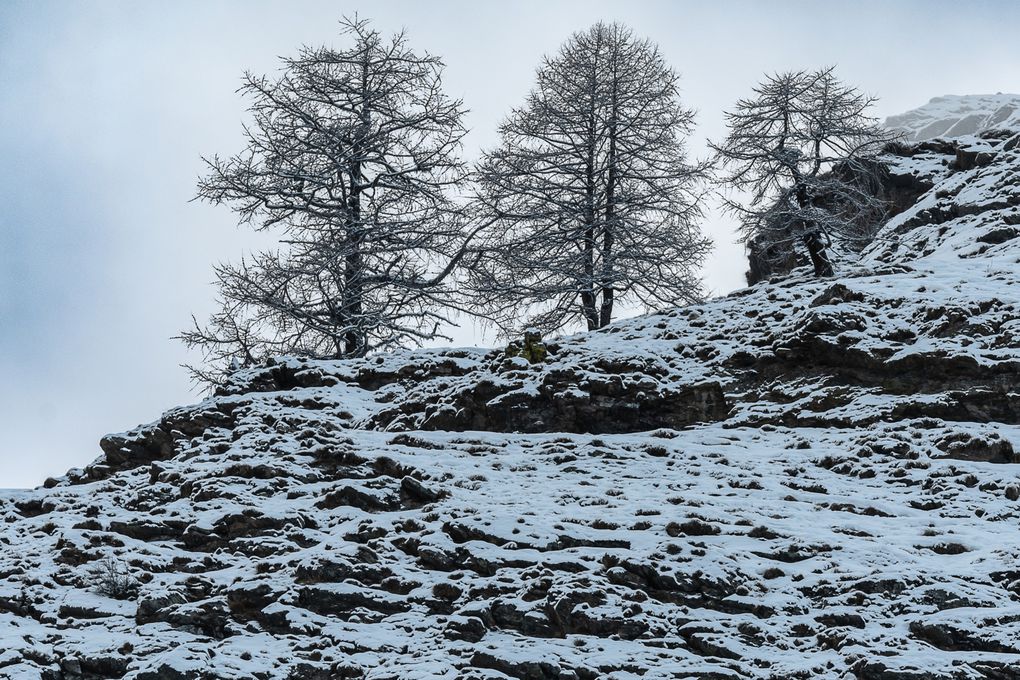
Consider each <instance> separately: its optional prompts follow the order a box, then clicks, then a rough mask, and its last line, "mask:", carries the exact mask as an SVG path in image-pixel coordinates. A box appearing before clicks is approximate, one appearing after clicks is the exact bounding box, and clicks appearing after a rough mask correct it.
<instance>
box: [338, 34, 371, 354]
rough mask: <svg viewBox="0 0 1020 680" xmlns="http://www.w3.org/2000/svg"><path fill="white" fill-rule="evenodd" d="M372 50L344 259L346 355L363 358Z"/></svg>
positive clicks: (354, 163) (363, 94)
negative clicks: (364, 224) (364, 201)
mask: <svg viewBox="0 0 1020 680" xmlns="http://www.w3.org/2000/svg"><path fill="white" fill-rule="evenodd" d="M368 67H369V64H368V50H367V49H366V51H365V53H364V56H363V61H362V63H361V101H362V104H361V125H360V129H359V130H358V132H357V137H356V138H355V143H354V145H353V148H352V152H353V153H352V162H351V166H350V172H351V183H350V192H349V198H348V200H347V209H348V229H347V244H346V246H347V252H346V255H345V256H344V299H345V304H344V319H343V321H344V323H345V325H346V326H347V328H348V330H347V331H346V333H345V334H344V353H345V354H346V355H347V356H355V357H360V356H364V355H365V353H366V352H367V351H368V343H367V342H366V338H365V331H364V329H363V328H362V327H361V322H362V314H363V312H364V299H363V298H364V295H365V292H364V289H363V280H362V277H363V274H364V261H363V257H362V252H361V239H362V233H363V228H362V224H361V192H362V184H363V183H364V179H365V177H364V175H365V173H364V154H365V139H366V137H367V136H368V132H369V129H370V125H371V122H372V114H371V109H370V108H369V103H368V99H369V91H368V71H369V68H368Z"/></svg>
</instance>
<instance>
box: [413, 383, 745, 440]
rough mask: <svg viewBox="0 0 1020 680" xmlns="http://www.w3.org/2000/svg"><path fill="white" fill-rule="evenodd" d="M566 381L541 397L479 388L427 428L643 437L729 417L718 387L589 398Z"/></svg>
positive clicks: (604, 386)
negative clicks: (635, 434) (648, 432)
mask: <svg viewBox="0 0 1020 680" xmlns="http://www.w3.org/2000/svg"><path fill="white" fill-rule="evenodd" d="M571 385H572V383H571V382H570V379H569V377H568V376H566V375H556V379H555V380H552V381H550V382H547V383H545V384H543V385H542V386H541V387H540V388H539V394H537V395H536V394H531V393H527V392H511V393H509V394H499V393H498V392H496V390H495V389H494V386H493V385H491V384H484V383H483V384H479V385H475V386H474V387H473V388H472V389H471V390H469V391H467V392H464V393H461V394H460V395H458V398H457V399H456V400H455V401H454V405H455V408H456V411H451V410H445V411H442V412H439V413H436V414H435V415H433V416H428V417H426V418H425V420H424V422H423V426H424V428H425V429H429V430H452V431H461V430H489V431H495V432H588V433H592V434H610V433H621V432H641V431H646V430H654V429H656V428H660V427H666V428H674V429H679V428H682V427H686V426H688V425H693V424H694V423H699V422H713V421H717V420H722V419H723V418H725V417H726V415H727V414H728V412H729V407H728V405H727V403H726V397H725V395H724V394H723V391H722V388H721V387H720V385H719V383H717V382H710V383H704V384H701V385H693V386H690V387H682V388H679V389H676V390H669V391H664V392H652V393H649V392H646V391H645V390H643V389H641V388H640V386H633V385H628V384H627V382H626V381H625V380H622V379H621V380H610V381H606V382H603V383H598V384H589V385H588V390H589V391H588V393H587V394H584V393H578V391H577V390H575V389H571Z"/></svg>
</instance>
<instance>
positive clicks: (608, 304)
mask: <svg viewBox="0 0 1020 680" xmlns="http://www.w3.org/2000/svg"><path fill="white" fill-rule="evenodd" d="M616 66H617V59H616V55H614V58H613V75H612V81H611V87H612V89H613V91H612V92H613V93H612V95H611V97H610V105H609V126H608V127H609V130H608V135H609V158H608V159H607V160H608V164H609V171H608V173H607V175H606V212H605V222H604V224H603V225H602V229H603V236H602V276H601V287H602V309H601V314H600V318H599V327H600V328H602V327H603V326H608V325H609V324H610V323H611V322H612V320H613V302H614V300H613V293H614V292H615V291H614V290H613V284H614V282H615V278H616V275H615V272H614V271H613V267H614V264H615V263H614V262H613V246H614V242H615V240H616V184H617V182H618V181H619V176H618V173H617V167H616V161H617V158H616V137H617V129H616V123H617V117H618V115H619V94H618V92H617V90H618V89H619V75H618V73H617V71H616Z"/></svg>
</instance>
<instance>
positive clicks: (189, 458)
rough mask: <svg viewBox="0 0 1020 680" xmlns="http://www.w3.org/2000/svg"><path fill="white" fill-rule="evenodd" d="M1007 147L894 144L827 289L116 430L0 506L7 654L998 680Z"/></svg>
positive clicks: (342, 673) (1018, 347) (400, 358)
mask: <svg viewBox="0 0 1020 680" xmlns="http://www.w3.org/2000/svg"><path fill="white" fill-rule="evenodd" d="M979 132H980V131H979ZM1018 145H1020V134H1016V133H1013V132H1005V133H1003V132H997V133H994V134H991V133H983V134H982V135H980V136H963V137H959V138H957V139H955V140H953V141H951V142H950V141H944V140H943V141H939V142H937V143H932V142H929V143H925V144H920V145H913V146H911V147H910V148H905V149H903V150H902V153H901V154H900V155H899V156H897V157H895V158H893V159H891V160H892V161H893V162H894V177H895V178H897V179H896V181H897V182H899V183H900V185H902V186H904V187H909V188H910V189H911V190H912V191H915V193H918V194H920V198H919V199H918V200H917V202H916V203H915V204H914V205H913V207H911V208H909V209H908V210H906V211H904V212H903V213H901V214H899V215H898V216H897V217H895V218H894V219H893V220H892V221H891V222H890V223H889V224H888V225H887V226H886V228H885V231H884V234H883V236H882V237H881V238H880V239H879V240H878V241H877V242H876V243H875V245H874V246H873V247H871V249H870V250H869V251H868V252H866V253H865V254H864V256H863V258H862V259H861V260H860V261H858V262H855V263H853V264H848V263H844V264H843V265H842V266H841V268H840V271H839V275H838V276H837V278H836V279H830V280H824V281H821V280H816V279H813V278H810V277H808V276H807V274H806V272H795V273H794V275H793V276H791V277H789V278H786V279H783V280H778V281H774V282H766V283H762V284H759V285H758V286H755V287H753V288H750V289H746V290H743V291H739V292H737V293H735V294H733V295H731V296H728V297H725V298H720V299H716V300H712V301H709V302H708V303H706V304H704V305H699V306H696V307H691V308H687V309H681V310H673V311H670V312H666V313H662V314H657V315H650V316H646V317H641V318H637V319H632V320H628V321H625V322H621V323H619V324H616V325H614V326H613V327H612V328H609V329H605V330H603V331H600V332H596V333H590V334H585V335H580V336H576V337H573V338H566V339H563V340H561V341H560V342H558V343H557V344H558V346H557V347H555V353H554V354H553V356H552V359H551V360H550V362H548V363H546V364H544V365H540V366H528V365H524V364H521V363H515V362H513V361H506V360H503V359H502V358H501V356H500V353H499V352H488V353H487V352H485V351H483V350H435V351H427V352H404V353H396V354H393V355H387V356H384V357H378V358H370V359H366V360H360V361H348V362H301V361H295V360H284V361H281V362H279V363H278V364H276V365H274V366H270V367H265V368H260V369H252V370H248V371H244V372H241V373H238V374H237V375H236V376H235V377H234V380H233V382H232V384H231V385H230V386H228V388H226V389H225V390H223V392H222V393H221V394H219V395H218V396H215V397H212V398H210V399H208V400H206V401H204V402H202V403H200V404H196V405H193V406H188V407H183V408H178V409H174V410H171V411H168V412H167V413H166V414H164V415H163V416H162V417H161V418H160V419H159V420H158V421H156V422H154V423H151V424H149V425H146V426H142V427H140V428H138V429H137V430H135V431H133V432H130V433H123V434H121V435H114V436H111V437H109V438H107V439H106V440H105V441H104V444H103V447H104V452H105V453H104V455H103V456H101V457H100V458H99V459H97V461H96V462H95V463H93V464H92V465H90V466H88V467H87V468H86V469H84V470H72V471H70V472H69V473H68V474H67V475H66V476H65V477H62V478H61V479H55V480H51V481H50V482H48V484H47V488H40V489H36V490H29V491H17V492H10V491H8V492H4V493H3V495H2V499H0V514H2V515H3V517H4V523H3V525H2V529H0V543H2V544H3V547H4V548H5V550H4V551H3V552H2V553H0V676H2V677H11V678H68V679H69V678H120V677H123V678H131V679H134V680H140V679H148V680H152V679H166V680H177V679H179V678H252V677H255V678H278V677H292V678H361V677H364V678H380V679H381V678H460V679H465V680H466V679H468V678H478V679H481V678H485V679H497V678H501V679H505V678H521V679H529V680H530V679H536V680H541V679H545V678H550V679H551V678H558V679H568V678H582V679H587V678H615V679H619V680H623V679H628V680H629V679H632V678H635V679H636V678H645V679H652V678H705V679H709V678H712V679H721V678H727V679H728V678H732V679H734V680H737V679H742V678H772V679H775V680H779V679H780V678H782V679H786V678H804V679H808V678H812V679H813V678H833V679H837V678H860V679H862V680H922V679H939V680H943V679H944V680H948V679H950V678H953V679H957V678H988V679H995V680H1002V679H1008V678H1018V677H1020V464H1018V462H1020V459H1018V457H1017V455H1016V453H1015V452H1014V443H1016V442H1020V397H1018V395H1017V389H1018V385H1020V286H1018V283H1020V282H1018V280H1017V279H1018V277H1020V267H1018V264H1020V238H1018V237H1020V148H1018ZM511 430H517V431H519V432H517V433H515V432H513V431H511ZM40 436H44V434H41V435H40ZM111 570H112V571H113V573H114V574H118V573H119V574H121V575H123V576H125V577H126V578H124V579H122V580H123V582H122V583H116V581H118V579H117V578H112V577H111V576H110V573H109V572H110V571H111ZM104 572H106V573H105V575H104ZM111 586H120V588H116V587H114V588H111ZM111 590H118V591H119V592H116V593H113V594H115V595H117V597H111V596H110V593H111ZM101 591H105V592H106V594H101Z"/></svg>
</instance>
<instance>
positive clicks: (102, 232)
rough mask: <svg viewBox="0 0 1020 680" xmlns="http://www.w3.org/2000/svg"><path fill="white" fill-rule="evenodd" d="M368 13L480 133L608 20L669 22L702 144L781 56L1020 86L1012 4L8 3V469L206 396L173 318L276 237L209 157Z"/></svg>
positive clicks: (727, 246) (2, 119) (723, 260)
mask: <svg viewBox="0 0 1020 680" xmlns="http://www.w3.org/2000/svg"><path fill="white" fill-rule="evenodd" d="M353 12H359V13H360V14H361V15H362V16H364V17H366V18H371V19H373V20H374V21H375V24H376V26H377V27H379V28H380V29H382V30H384V31H393V30H398V29H400V28H402V27H406V28H407V29H408V31H409V34H410V38H411V43H412V44H413V45H414V46H415V47H416V48H418V49H422V50H428V51H431V52H433V53H436V54H439V55H441V56H442V57H443V58H444V59H445V61H446V63H447V71H446V83H447V89H448V92H449V93H450V94H452V95H454V96H459V97H462V98H463V99H464V100H465V102H466V103H467V106H468V107H469V108H470V109H471V110H472V111H471V114H470V117H469V120H468V122H469V124H470V126H471V128H472V133H471V135H470V136H469V138H468V145H469V151H470V152H472V153H474V152H475V151H476V150H477V149H478V148H481V147H484V146H488V145H490V144H491V143H492V142H493V141H494V140H495V126H496V124H497V123H498V121H499V119H500V118H501V117H502V116H503V115H504V114H505V113H506V112H507V110H508V109H509V108H510V107H511V106H514V105H516V104H518V103H519V102H520V101H521V99H522V97H523V95H524V94H525V93H526V92H527V90H528V89H529V87H530V85H531V82H532V77H533V73H534V69H535V66H536V65H537V63H538V60H539V58H540V56H541V55H542V54H544V53H546V52H550V51H553V50H555V49H556V48H557V46H558V45H559V44H560V43H561V42H562V41H563V40H564V39H565V38H566V37H567V36H569V34H570V33H571V32H572V31H575V30H579V29H583V28H585V27H587V26H588V25H590V24H591V23H593V22H594V21H597V20H600V19H605V20H619V21H623V22H625V23H627V24H629V25H630V26H632V27H633V28H634V29H635V30H636V31H637V32H638V33H639V34H642V35H646V36H648V37H650V38H652V39H653V40H655V41H657V42H658V43H659V44H660V45H661V46H662V48H663V51H664V52H665V54H666V55H667V57H668V58H669V60H670V61H671V62H672V64H673V65H674V66H675V67H676V68H677V69H678V70H679V71H680V72H681V73H682V74H683V87H684V94H685V97H686V100H687V103H688V104H689V105H691V106H693V107H695V108H696V109H698V111H699V114H698V119H697V122H698V127H697V130H696V132H695V135H694V138H693V139H692V141H691V147H692V149H693V150H694V151H695V152H696V153H704V140H705V138H706V137H709V138H717V137H719V136H720V135H721V133H722V115H721V113H722V111H723V110H724V109H725V108H727V107H729V106H730V105H731V104H732V102H733V101H734V100H736V99H737V98H738V97H741V96H744V95H746V94H747V92H748V89H749V88H750V87H751V86H752V85H753V84H754V83H755V82H757V80H758V79H759V78H760V76H761V75H762V73H763V72H765V71H775V70H784V69H794V68H811V67H817V66H821V65H828V64H837V65H838V67H839V70H838V72H839V75H840V76H841V77H842V78H843V79H844V80H846V81H848V82H851V83H854V84H856V85H858V86H859V87H861V88H863V89H865V90H866V91H869V92H871V93H874V94H876V95H878V96H880V97H881V101H880V103H879V105H878V107H877V109H876V113H877V114H878V115H880V116H886V115H888V114H892V113H899V112H902V111H905V110H907V109H911V108H914V107H917V106H919V105H921V104H923V103H924V102H926V101H927V100H928V99H930V98H931V97H933V96H937V95H941V94H947V93H953V94H969V93H985V92H998V91H1002V92H1018V91H1020V46H1018V42H1017V40H1016V30H1017V26H1020V4H1018V3H1016V2H1014V1H1013V0H1002V1H1000V2H975V1H972V2H967V3H962V2H938V1H935V0H918V1H914V2H910V1H905V0H901V1H898V2H890V1H888V0H885V1H883V2H867V1H861V0H857V1H855V2H807V1H800V2H794V1H786V2H783V1H780V0H770V1H769V2H757V1H756V2H750V1H745V2H735V1H726V0H718V1H716V2H681V1H678V0H664V1H662V2H655V1H650V0H649V1H642V0H630V1H629V2H626V3H624V2H593V1H590V0H589V1H585V2H574V1H564V0H541V1H521V2H509V1H507V2H482V1H480V0H473V1H459V0H456V1H455V0H446V1H442V0H434V1H430V2H422V1H420V0H418V1H396V0H393V1H386V0H374V1H372V2H338V1H332V2H318V1H311V0H309V1H304V2H301V1H297V2H255V1H251V0H244V1H242V0H235V1H233V2H226V1H220V2H209V1H206V0H194V1H183V0H176V1H175V2H172V3H162V2H137V1H131V2H128V1H124V0H105V1H104V2H69V1H68V2H47V1H43V0H3V2H0V487H12V486H28V485H34V484H37V483H40V482H41V481H42V479H43V478H44V477H46V476H48V475H57V474H61V473H62V472H63V471H65V470H66V469H67V468H69V467H74V466H82V465H85V464H86V463H88V462H89V461H91V460H92V459H93V458H95V457H96V456H97V455H98V454H99V448H98V445H97V442H98V439H99V437H100V436H101V435H103V434H104V433H106V432H110V431H116V430H123V429H127V428H130V427H132V426H134V425H135V424H138V423H140V422H148V421H151V420H155V419H156V418H158V417H159V415H160V413H161V412H162V411H163V410H164V409H166V408H169V407H172V406H174V405H177V404H181V403H186V402H190V401H195V400H196V399H197V395H196V394H195V393H194V392H193V391H192V390H191V388H190V385H189V382H188V378H187V375H186V374H185V372H184V370H183V369H181V368H179V366H178V364H180V363H181V362H182V361H185V360H187V358H188V357H186V355H185V353H184V351H183V349H182V348H181V346H180V345H179V344H178V343H176V342H173V341H171V340H169V338H170V336H172V335H174V334H175V333H176V332H178V331H179V330H180V329H181V328H182V327H184V326H185V325H187V323H188V320H189V316H190V314H191V313H195V314H197V315H198V316H199V317H200V318H201V317H203V316H204V315H205V314H206V313H207V312H208V311H209V310H210V309H211V297H212V294H213V289H212V288H211V287H210V286H209V281H210V280H211V276H212V273H211V264H212V263H213V262H215V261H217V260H221V259H232V258H236V257H237V256H238V255H239V254H240V253H241V252H242V251H243V250H244V249H245V248H247V247H251V246H252V244H253V243H254V241H253V239H252V237H251V236H250V235H249V234H247V233H245V232H243V231H240V230H238V229H236V228H235V227H234V219H233V216H232V214H231V213H230V212H229V211H228V210H226V209H217V208H213V207H210V206H208V205H205V204H200V203H189V199H190V198H191V197H192V196H193V194H194V184H195V179H196V177H197V176H198V175H199V173H200V172H201V170H202V169H201V163H200V160H199V157H200V156H201V155H203V154H204V155H210V154H213V153H220V154H222V155H226V154H230V153H232V152H235V151H237V150H238V149H239V147H240V143H241V137H240V122H241V120H242V116H243V102H242V101H241V100H240V98H239V97H238V96H237V95H236V94H235V93H234V91H235V89H236V88H237V86H238V84H239V77H240V75H241V73H242V72H243V71H244V70H245V69H251V70H253V71H256V72H267V71H272V70H274V69H276V68H277V64H278V62H277V57H278V56H280V55H288V54H292V53H293V52H294V51H295V48H297V47H298V46H299V45H301V44H323V43H330V42H335V41H336V40H337V23H336V22H337V20H338V18H339V17H340V16H341V15H342V14H344V13H353ZM706 230H707V231H708V232H709V233H710V235H711V236H712V237H713V238H714V239H715V241H716V244H717V249H716V252H715V255H714V257H713V258H712V260H711V261H710V262H709V264H708V267H707V268H706V271H705V276H706V279H707V281H708V284H709V286H710V287H711V288H712V289H713V290H715V291H716V292H718V293H723V292H727V291H729V290H732V289H734V288H736V287H739V286H740V285H741V283H742V272H743V269H744V262H743V259H742V249H741V248H740V247H739V246H737V245H735V244H734V243H733V232H732V225H731V224H730V223H729V222H728V221H727V220H724V219H719V218H717V217H713V218H712V219H711V220H710V221H709V223H708V224H707V225H706ZM457 339H458V341H459V342H460V343H462V344H470V343H473V342H476V341H479V340H480V337H479V334H478V333H477V331H476V330H475V329H473V328H470V327H467V328H464V329H462V330H460V331H459V332H458V333H457Z"/></svg>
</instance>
